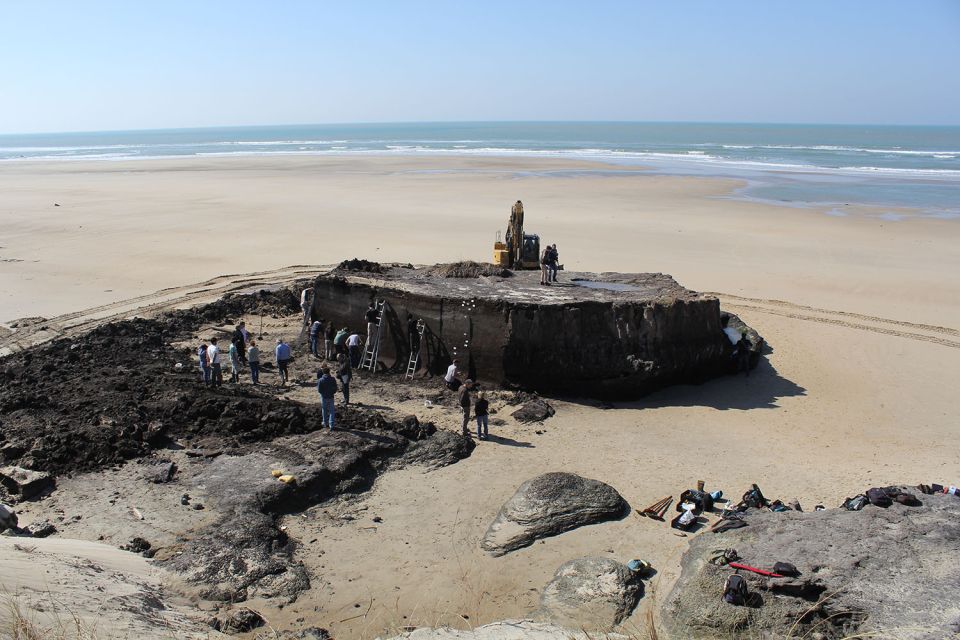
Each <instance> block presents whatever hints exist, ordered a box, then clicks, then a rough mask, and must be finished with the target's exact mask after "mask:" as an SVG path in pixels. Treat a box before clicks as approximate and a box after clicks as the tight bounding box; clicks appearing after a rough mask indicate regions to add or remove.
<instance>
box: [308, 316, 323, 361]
mask: <svg viewBox="0 0 960 640" xmlns="http://www.w3.org/2000/svg"><path fill="white" fill-rule="evenodd" d="M320 326H321V325H320V321H319V320H314V321H313V324H311V325H310V353H312V354H313V356H314V357H315V358H319V357H320Z"/></svg>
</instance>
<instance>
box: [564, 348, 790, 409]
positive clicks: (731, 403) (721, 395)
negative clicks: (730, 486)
mask: <svg viewBox="0 0 960 640" xmlns="http://www.w3.org/2000/svg"><path fill="white" fill-rule="evenodd" d="M767 353H769V351H767ZM806 394H807V390H806V389H804V388H803V387H801V386H800V385H798V384H796V383H794V382H791V381H790V380H787V379H786V378H784V377H783V376H781V375H780V374H779V373H777V370H776V369H775V368H774V367H773V365H771V364H770V361H769V360H768V359H767V358H761V359H760V362H759V363H758V364H757V366H756V368H755V369H753V370H752V371H751V372H750V375H749V376H747V375H745V374H737V375H729V376H724V377H722V378H714V379H713V380H708V381H706V382H704V383H703V384H684V385H675V386H672V387H667V388H665V389H661V390H659V391H654V392H653V393H651V394H650V395H648V396H646V397H644V398H641V399H640V400H629V401H622V402H621V401H618V402H610V403H599V406H601V407H603V408H605V409H662V408H666V407H711V408H713V409H720V410H724V411H725V410H728V409H738V410H741V411H745V410H747V409H776V408H777V407H778V406H779V405H778V404H777V402H778V401H779V400H780V399H781V398H793V397H796V396H805V395H806ZM564 399H565V400H568V401H569V402H575V403H581V404H593V405H594V406H596V405H597V404H598V403H595V402H589V401H585V400H582V399H581V400H578V399H575V398H564Z"/></svg>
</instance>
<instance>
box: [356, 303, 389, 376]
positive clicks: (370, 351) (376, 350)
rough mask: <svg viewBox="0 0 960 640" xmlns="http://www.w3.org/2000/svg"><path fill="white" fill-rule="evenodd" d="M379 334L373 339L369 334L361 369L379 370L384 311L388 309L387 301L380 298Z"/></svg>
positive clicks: (378, 307) (378, 305)
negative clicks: (378, 362)
mask: <svg viewBox="0 0 960 640" xmlns="http://www.w3.org/2000/svg"><path fill="white" fill-rule="evenodd" d="M376 309H377V334H376V336H374V337H373V340H372V341H371V340H370V336H367V344H366V345H364V348H363V360H361V361H360V368H361V369H369V370H370V371H376V370H377V359H378V357H379V355H380V338H381V337H382V336H383V316H384V312H385V311H386V310H387V301H386V300H378V301H377V306H376Z"/></svg>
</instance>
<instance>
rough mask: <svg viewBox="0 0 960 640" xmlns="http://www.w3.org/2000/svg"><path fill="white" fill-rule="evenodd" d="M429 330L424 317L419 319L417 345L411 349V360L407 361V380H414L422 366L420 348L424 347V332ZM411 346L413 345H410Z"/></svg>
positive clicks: (405, 375) (405, 377) (405, 376)
mask: <svg viewBox="0 0 960 640" xmlns="http://www.w3.org/2000/svg"><path fill="white" fill-rule="evenodd" d="M426 330H427V325H426V324H424V322H423V318H421V319H419V320H417V335H418V336H419V337H418V339H417V347H416V349H412V350H411V351H410V360H409V362H407V372H406V373H405V374H404V376H403V377H404V379H405V380H413V376H415V375H416V373H417V369H419V368H420V350H421V349H422V348H423V332H424V331H426ZM410 346H411V347H412V346H413V345H410Z"/></svg>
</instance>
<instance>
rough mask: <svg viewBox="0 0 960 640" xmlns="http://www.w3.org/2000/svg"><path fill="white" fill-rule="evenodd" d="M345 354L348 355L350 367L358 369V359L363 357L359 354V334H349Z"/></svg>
mask: <svg viewBox="0 0 960 640" xmlns="http://www.w3.org/2000/svg"><path fill="white" fill-rule="evenodd" d="M347 352H348V353H349V355H350V366H352V367H359V366H360V357H361V356H362V355H363V354H362V353H361V352H360V334H359V333H356V332H354V333H351V334H350V337H349V338H347Z"/></svg>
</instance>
